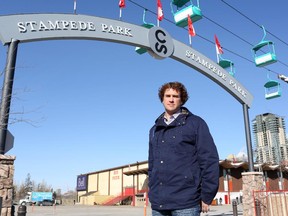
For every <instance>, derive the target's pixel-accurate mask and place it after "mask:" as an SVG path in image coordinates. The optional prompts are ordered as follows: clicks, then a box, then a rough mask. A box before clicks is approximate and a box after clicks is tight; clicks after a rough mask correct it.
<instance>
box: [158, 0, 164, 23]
mask: <svg viewBox="0 0 288 216" xmlns="http://www.w3.org/2000/svg"><path fill="white" fill-rule="evenodd" d="M163 18H164V14H163V8H162V4H161V0H157V19H158V20H159V21H162V20H163Z"/></svg>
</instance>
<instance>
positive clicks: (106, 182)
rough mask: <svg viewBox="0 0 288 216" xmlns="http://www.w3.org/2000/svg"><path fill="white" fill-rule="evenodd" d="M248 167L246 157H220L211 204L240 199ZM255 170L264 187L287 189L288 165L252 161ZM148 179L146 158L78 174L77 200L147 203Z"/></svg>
mask: <svg viewBox="0 0 288 216" xmlns="http://www.w3.org/2000/svg"><path fill="white" fill-rule="evenodd" d="M248 167H249V166H248V162H246V161H237V159H235V160H234V161H230V160H219V189H218V193H217V195H216V196H215V198H214V200H213V202H212V204H213V205H215V204H217V203H219V202H220V200H222V204H231V202H232V201H233V200H237V199H239V200H240V202H242V201H241V200H242V188H243V182H242V174H243V173H245V172H248ZM280 169H281V173H280V174H281V175H279V172H280ZM254 170H255V171H258V170H261V172H263V189H264V190H268V191H278V190H282V189H283V190H288V166H287V167H286V166H282V167H280V166H279V165H278V166H275V165H268V164H254ZM280 176H281V177H280ZM148 181H149V179H148V161H142V162H137V163H133V164H128V165H123V166H118V167H112V168H109V169H105V170H100V171H95V172H90V173H85V174H80V175H78V176H77V187H76V188H77V196H76V197H77V198H76V202H77V203H79V204H82V205H132V206H149V205H150V203H149V196H148V193H147V192H148Z"/></svg>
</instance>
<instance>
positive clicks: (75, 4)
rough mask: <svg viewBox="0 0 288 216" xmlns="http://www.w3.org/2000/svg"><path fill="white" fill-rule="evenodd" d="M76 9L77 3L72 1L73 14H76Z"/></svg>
mask: <svg viewBox="0 0 288 216" xmlns="http://www.w3.org/2000/svg"><path fill="white" fill-rule="evenodd" d="M76 7H77V3H76V0H74V14H76Z"/></svg>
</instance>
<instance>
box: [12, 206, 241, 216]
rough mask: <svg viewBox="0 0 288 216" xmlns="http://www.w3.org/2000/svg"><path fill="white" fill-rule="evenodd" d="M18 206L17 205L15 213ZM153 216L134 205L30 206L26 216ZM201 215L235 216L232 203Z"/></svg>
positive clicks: (213, 207) (238, 208)
mask: <svg viewBox="0 0 288 216" xmlns="http://www.w3.org/2000/svg"><path fill="white" fill-rule="evenodd" d="M18 207H19V206H15V215H17V212H18ZM237 212H238V214H237V216H242V215H243V212H242V204H240V205H237ZM50 215H51V216H103V215H105V216H139V215H144V216H151V208H150V207H147V208H146V211H145V208H144V207H133V206H85V205H74V206H73V205H72V206H62V205H60V206H33V207H32V206H28V207H27V214H26V216H50ZM201 216H233V207H232V204H231V205H219V206H211V207H210V211H209V212H208V213H201Z"/></svg>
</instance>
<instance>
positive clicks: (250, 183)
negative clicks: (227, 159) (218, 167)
mask: <svg viewBox="0 0 288 216" xmlns="http://www.w3.org/2000/svg"><path fill="white" fill-rule="evenodd" d="M242 181H243V216H254V215H255V203H254V197H253V191H259V190H263V172H244V173H242Z"/></svg>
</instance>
